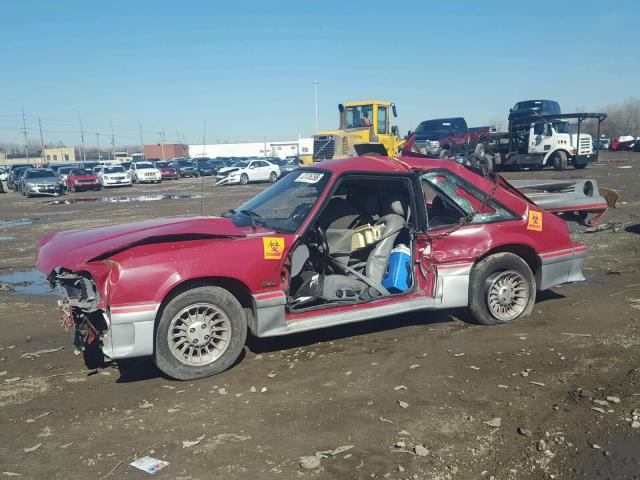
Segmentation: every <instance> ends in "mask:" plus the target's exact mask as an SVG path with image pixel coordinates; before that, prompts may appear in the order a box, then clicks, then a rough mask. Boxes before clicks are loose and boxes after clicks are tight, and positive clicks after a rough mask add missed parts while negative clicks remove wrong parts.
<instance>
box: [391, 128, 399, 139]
mask: <svg viewBox="0 0 640 480" xmlns="http://www.w3.org/2000/svg"><path fill="white" fill-rule="evenodd" d="M391 134H392V135H395V136H396V137H399V136H400V135H398V126H397V125H392V126H391Z"/></svg>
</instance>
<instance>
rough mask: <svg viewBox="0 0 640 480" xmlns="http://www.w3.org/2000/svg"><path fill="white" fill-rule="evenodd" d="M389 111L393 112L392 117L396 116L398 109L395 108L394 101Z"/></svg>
mask: <svg viewBox="0 0 640 480" xmlns="http://www.w3.org/2000/svg"><path fill="white" fill-rule="evenodd" d="M391 112H392V113H393V116H394V117H397V116H398V110H397V109H396V104H395V103H392V104H391Z"/></svg>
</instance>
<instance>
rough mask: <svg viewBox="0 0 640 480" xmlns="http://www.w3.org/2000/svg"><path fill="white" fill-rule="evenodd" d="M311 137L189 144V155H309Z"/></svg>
mask: <svg viewBox="0 0 640 480" xmlns="http://www.w3.org/2000/svg"><path fill="white" fill-rule="evenodd" d="M312 153H313V138H300V139H298V140H283V141H274V142H254V143H217V144H209V145H202V144H200V145H189V156H190V157H191V158H196V157H209V158H216V157H280V158H287V157H291V156H294V155H310V154H312Z"/></svg>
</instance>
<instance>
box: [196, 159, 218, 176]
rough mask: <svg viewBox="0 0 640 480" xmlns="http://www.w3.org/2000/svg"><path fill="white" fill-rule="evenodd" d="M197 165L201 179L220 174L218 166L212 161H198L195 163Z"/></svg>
mask: <svg viewBox="0 0 640 480" xmlns="http://www.w3.org/2000/svg"><path fill="white" fill-rule="evenodd" d="M195 164H196V168H197V169H198V175H199V176H201V177H211V176H213V175H215V174H216V173H218V169H217V168H216V164H215V163H213V162H212V161H211V160H208V159H207V160H198V161H196V162H195Z"/></svg>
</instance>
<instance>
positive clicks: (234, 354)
mask: <svg viewBox="0 0 640 480" xmlns="http://www.w3.org/2000/svg"><path fill="white" fill-rule="evenodd" d="M246 338H247V320H246V317H245V313H244V310H243V309H242V306H241V305H240V303H239V302H238V300H237V299H236V298H235V297H234V296H233V295H232V294H231V293H230V292H229V291H228V290H225V289H223V288H220V287H198V288H193V289H191V290H188V291H186V292H184V293H181V294H179V295H178V296H176V297H175V298H173V299H172V300H171V301H170V302H169V303H168V304H167V305H166V307H165V308H164V310H163V311H162V315H161V317H160V320H159V322H158V324H157V327H156V335H155V353H154V360H155V363H156V365H157V367H158V368H159V369H160V370H161V371H163V372H164V373H166V374H167V375H169V376H170V377H173V378H175V379H177V380H192V379H195V378H201V377H208V376H210V375H215V374H217V373H220V372H222V371H224V370H226V369H227V368H229V367H230V366H231V365H233V363H234V362H235V361H236V360H237V358H238V356H240V353H241V352H242V349H243V347H244V342H245V340H246Z"/></svg>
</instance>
